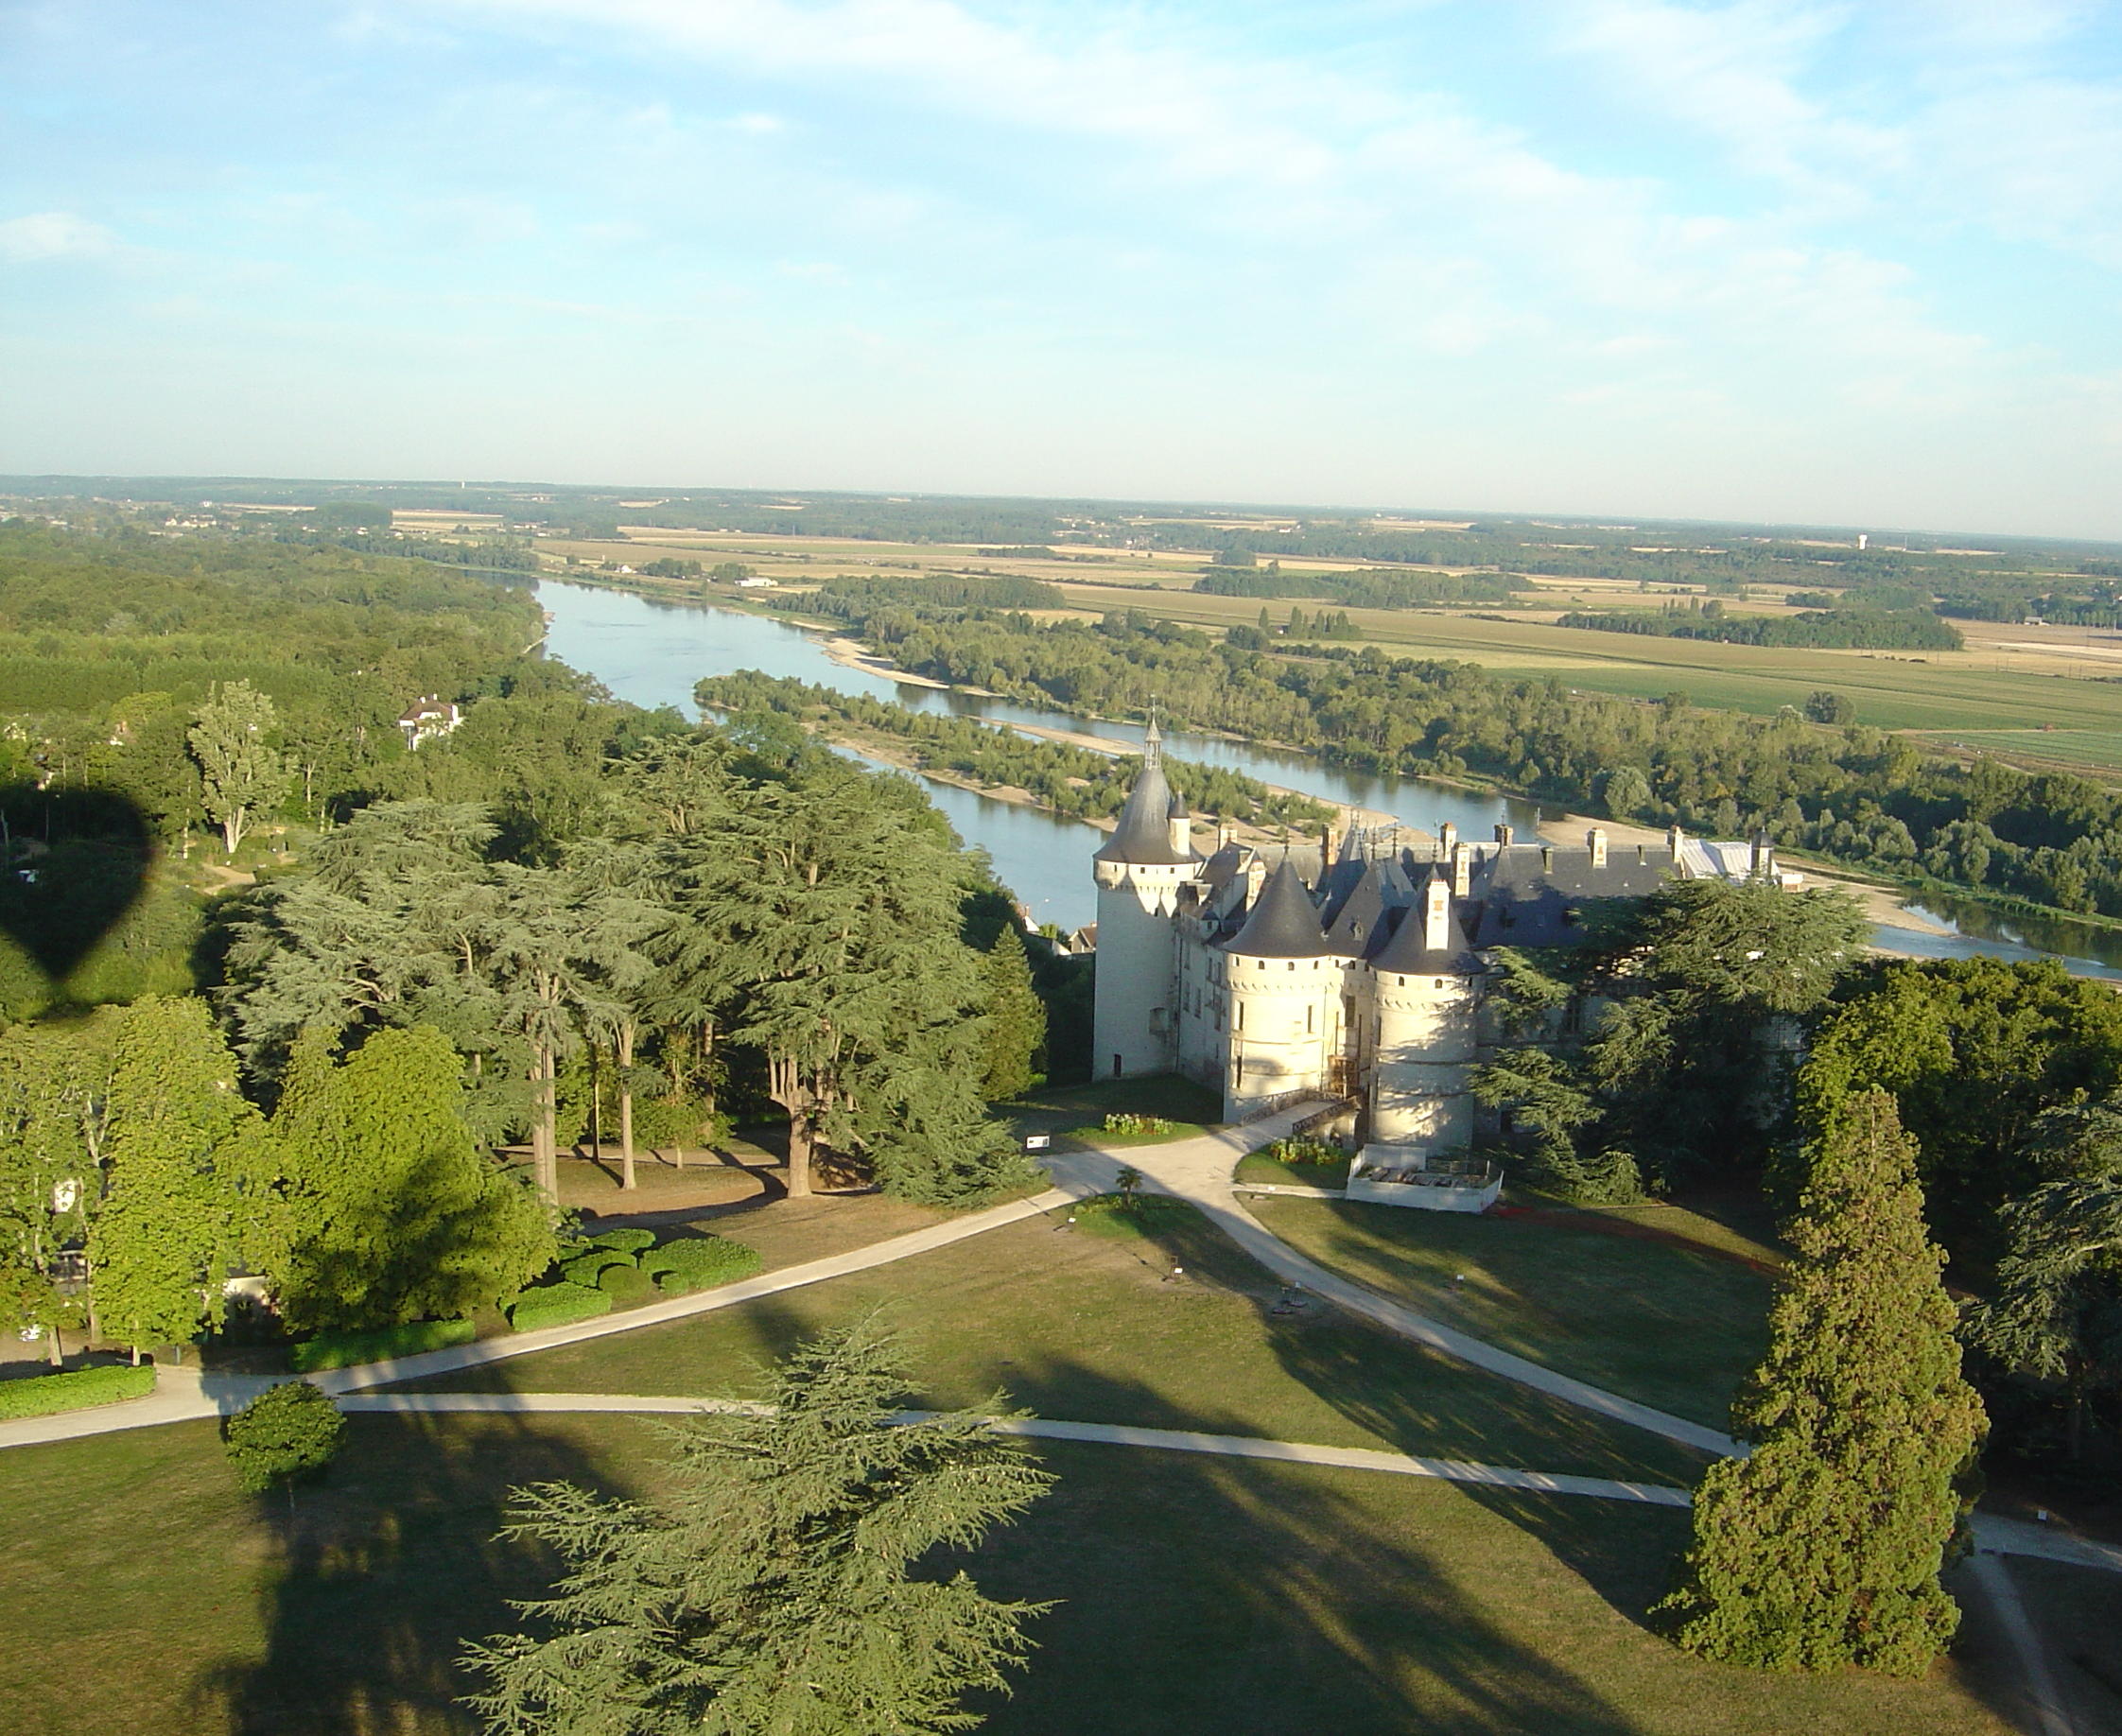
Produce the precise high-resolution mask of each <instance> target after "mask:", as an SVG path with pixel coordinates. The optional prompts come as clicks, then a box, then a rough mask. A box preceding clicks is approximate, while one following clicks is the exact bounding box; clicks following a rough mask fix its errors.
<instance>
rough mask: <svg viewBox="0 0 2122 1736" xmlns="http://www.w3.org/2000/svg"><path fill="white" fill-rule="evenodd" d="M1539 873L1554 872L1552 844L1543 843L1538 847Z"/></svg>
mask: <svg viewBox="0 0 2122 1736" xmlns="http://www.w3.org/2000/svg"><path fill="white" fill-rule="evenodd" d="M1539 871H1540V873H1542V874H1552V873H1554V872H1555V846H1554V845H1553V844H1545V843H1543V844H1541V845H1540V847H1539Z"/></svg>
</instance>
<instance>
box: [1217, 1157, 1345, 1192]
mask: <svg viewBox="0 0 2122 1736" xmlns="http://www.w3.org/2000/svg"><path fill="white" fill-rule="evenodd" d="M1238 1179H1239V1180H1240V1181H1242V1182H1265V1183H1268V1184H1270V1185H1272V1186H1276V1187H1282V1188H1346V1187H1347V1186H1348V1158H1346V1157H1344V1158H1342V1159H1341V1160H1340V1161H1339V1162H1337V1163H1284V1162H1283V1161H1282V1160H1281V1159H1280V1158H1279V1157H1270V1156H1269V1155H1268V1154H1266V1153H1265V1152H1247V1153H1246V1154H1244V1156H1243V1157H1241V1158H1239V1159H1238Z"/></svg>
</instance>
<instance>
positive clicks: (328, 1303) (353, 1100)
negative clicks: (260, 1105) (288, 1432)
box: [272, 1026, 558, 1331]
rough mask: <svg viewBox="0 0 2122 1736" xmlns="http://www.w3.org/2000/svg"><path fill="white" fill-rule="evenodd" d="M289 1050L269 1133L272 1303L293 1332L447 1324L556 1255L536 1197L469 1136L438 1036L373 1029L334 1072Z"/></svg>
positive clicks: (445, 1047) (312, 1055)
mask: <svg viewBox="0 0 2122 1736" xmlns="http://www.w3.org/2000/svg"><path fill="white" fill-rule="evenodd" d="M331 1050H332V1045H331V1040H330V1038H329V1037H328V1036H327V1035H326V1034H325V1033H323V1032H322V1031H321V1030H320V1031H314V1032H311V1033H307V1034H305V1035H304V1038H303V1039H302V1040H301V1041H300V1042H299V1043H298V1044H297V1045H296V1047H295V1051H294V1056H293V1059H292V1061H291V1062H290V1064H289V1066H288V1068H287V1080H286V1084H285V1086H284V1088H283V1090H282V1092H281V1096H280V1102H279V1105H278V1107H277V1108H276V1109H275V1110H274V1112H273V1117H272V1133H273V1136H274V1138H275V1140H276V1142H277V1144H278V1147H279V1154H280V1160H281V1163H282V1165H283V1172H284V1175H285V1178H286V1186H287V1192H288V1216H289V1219H290V1227H289V1234H288V1236H287V1256H286V1259H285V1263H284V1265H283V1266H282V1268H281V1270H280V1271H279V1273H278V1280H279V1281H278V1286H277V1288H278V1291H279V1295H280V1303H281V1309H282V1311H283V1313H284V1314H285V1315H286V1317H287V1324H288V1325H289V1326H290V1327H292V1328H295V1329H296V1330H298V1331H307V1330H316V1329H330V1328H354V1329H359V1328H368V1327H385V1326H398V1325H401V1324H404V1323H406V1322H408V1321H413V1320H426V1319H433V1318H438V1317H451V1316H455V1315H459V1314H462V1313H466V1312H468V1311H470V1310H472V1309H474V1308H477V1307H478V1306H480V1305H482V1304H492V1303H495V1302H497V1301H499V1300H500V1298H501V1297H503V1296H506V1295H510V1294H513V1293H514V1292H516V1291H518V1290H520V1289H521V1288H522V1287H523V1286H524V1285H525V1284H527V1283H529V1282H530V1281H531V1279H532V1278H534V1277H536V1276H538V1274H539V1273H541V1272H543V1271H544V1270H545V1269H546V1267H548V1265H550V1264H551V1263H552V1260H553V1258H554V1256H555V1254H556V1253H557V1251H558V1247H557V1243H556V1241H555V1240H554V1237H553V1231H552V1226H551V1224H550V1223H549V1221H548V1216H547V1213H546V1211H545V1210H544V1208H543V1207H541V1205H540V1203H539V1201H538V1199H537V1197H536V1196H535V1195H534V1194H533V1193H531V1191H530V1190H529V1189H526V1188H525V1187H524V1186H523V1185H522V1184H521V1183H520V1182H519V1181H517V1180H516V1179H515V1178H514V1177H513V1176H512V1175H509V1174H507V1173H504V1172H501V1171H500V1170H498V1169H496V1167H495V1165H494V1164H493V1162H492V1161H491V1160H490V1159H488V1158H487V1157H486V1156H484V1155H483V1154H481V1153H480V1152H479V1151H478V1147H477V1145H476V1144H475V1142H474V1140H473V1138H472V1133H471V1129H470V1128H469V1127H468V1126H466V1125H465V1122H464V1117H463V1112H462V1102H463V1085H462V1082H461V1081H462V1069H461V1065H460V1063H459V1061H458V1058H457V1054H456V1051H455V1050H453V1049H452V1048H451V1047H450V1044H449V1040H448V1039H447V1038H446V1037H444V1035H443V1034H442V1033H441V1032H439V1031H436V1030H434V1029H432V1028H431V1027H428V1026H414V1027H413V1028H411V1029H409V1030H404V1031H379V1032H377V1033H374V1035H373V1036H371V1037H370V1038H369V1039H368V1041H367V1042H366V1043H364V1044H363V1045H362V1046H361V1048H360V1049H359V1050H357V1051H356V1052H355V1053H354V1054H352V1055H350V1056H349V1057H348V1058H347V1059H346V1060H345V1062H343V1063H342V1064H340V1065H338V1066H334V1065H333V1061H332V1053H331Z"/></svg>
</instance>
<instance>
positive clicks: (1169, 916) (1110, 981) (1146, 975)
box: [1090, 718, 1201, 1079]
mask: <svg viewBox="0 0 2122 1736" xmlns="http://www.w3.org/2000/svg"><path fill="white" fill-rule="evenodd" d="M1190 831H1191V822H1190V820H1189V819H1188V816H1187V810H1186V805H1185V804H1184V803H1183V802H1181V801H1180V800H1179V798H1178V796H1177V795H1176V794H1174V792H1173V790H1172V786H1171V784H1170V782H1169V781H1168V780H1167V779H1166V777H1165V775H1164V740H1163V735H1162V732H1161V731H1159V730H1158V728H1157V721H1156V720H1155V719H1154V718H1153V719H1152V720H1150V726H1149V734H1148V735H1147V736H1146V737H1145V738H1144V739H1143V742H1142V774H1141V776H1139V778H1137V779H1136V780H1135V788H1134V789H1133V790H1129V791H1128V794H1127V805H1126V807H1122V809H1121V810H1120V824H1119V825H1118V826H1116V827H1115V828H1114V831H1113V835H1112V836H1111V837H1110V838H1108V839H1107V840H1106V841H1105V842H1104V847H1103V848H1101V849H1100V850H1099V851H1098V853H1097V854H1096V855H1095V856H1093V857H1092V858H1091V877H1092V878H1093V879H1094V880H1095V881H1096V882H1097V885H1098V958H1097V963H1096V965H1095V967H1094V969H1095V973H1096V974H1095V977H1094V979H1093V982H1092V988H1091V1031H1092V1036H1091V1044H1092V1047H1091V1051H1090V1052H1091V1072H1092V1076H1093V1077H1095V1078H1099V1079H1120V1078H1133V1077H1134V1076H1136V1075H1137V1074H1141V1073H1168V1072H1170V1071H1172V1069H1173V1068H1174V1067H1175V1066H1176V1065H1177V1061H1178V1025H1179V1021H1178V983H1177V976H1178V925H1177V921H1176V912H1177V910H1178V897H1179V889H1180V887H1182V886H1187V885H1191V884H1193V883H1195V882H1197V881H1198V880H1199V879H1200V877H1201V859H1200V858H1199V857H1198V856H1196V855H1195V854H1194V852H1193V845H1192V843H1191V841H1190V838H1189V833H1190Z"/></svg>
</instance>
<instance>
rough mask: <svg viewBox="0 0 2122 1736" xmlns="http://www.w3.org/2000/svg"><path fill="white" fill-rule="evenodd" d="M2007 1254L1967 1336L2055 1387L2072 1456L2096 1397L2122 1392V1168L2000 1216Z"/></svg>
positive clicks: (2080, 1449)
mask: <svg viewBox="0 0 2122 1736" xmlns="http://www.w3.org/2000/svg"><path fill="white" fill-rule="evenodd" d="M2005 1224H2006V1228H2007V1229H2008V1231H2009V1235H2010V1250H2011V1251H2010V1252H2009V1254H2008V1255H2006V1256H2005V1258H2004V1259H2003V1260H2001V1261H2000V1262H1999V1263H1998V1266H1997V1275H1996V1288H1995V1293H1994V1294H1993V1295H1992V1297H1991V1299H1990V1300H1989V1301H1987V1302H1985V1303H1983V1304H1982V1305H1981V1306H1980V1307H1978V1308H1976V1309H1975V1310H1974V1311H1973V1313H1971V1314H1970V1315H1969V1317H1968V1338H1969V1340H1970V1342H1971V1343H1973V1344H1974V1345H1975V1346H1976V1347H1977V1348H1979V1349H1982V1350H1986V1351H1988V1352H1989V1353H1990V1355H1992V1356H1993V1357H1995V1358H1996V1360H1997V1361H1998V1362H1999V1363H2002V1364H2003V1365H2004V1366H2005V1368H2007V1369H2008V1370H2009V1371H2010V1372H2012V1373H2014V1374H2017V1375H2020V1376H2022V1377H2030V1378H2031V1379H2032V1380H2040V1381H2046V1382H2053V1383H2056V1384H2059V1385H2060V1386H2061V1389H2062V1398H2063V1405H2064V1408H2065V1415H2066V1420H2065V1425H2064V1427H2065V1431H2066V1435H2067V1440H2068V1451H2069V1454H2070V1456H2071V1458H2072V1459H2074V1460H2077V1459H2080V1458H2082V1457H2083V1456H2084V1451H2085V1422H2086V1413H2087V1410H2088V1409H2089V1408H2090V1404H2091V1401H2092V1399H2093V1398H2094V1397H2095V1396H2096V1395H2100V1394H2111V1393H2113V1392H2114V1391H2115V1390H2116V1389H2118V1388H2122V1165H2118V1166H2117V1167H2116V1168H2115V1169H2114V1170H2113V1171H2111V1172H2108V1173H2107V1174H2104V1175H2089V1176H2080V1177H2077V1178H2074V1179H2071V1180H2067V1181H2058V1182H2050V1183H2049V1184H2048V1185H2047V1186H2046V1187H2044V1188H2039V1189H2035V1190H2034V1192H2032V1193H2031V1194H2029V1195H2028V1196H2027V1197H2026V1198H2025V1199H2023V1200H2021V1201H2019V1202H2018V1203H2017V1204H2015V1205H2014V1206H2012V1207H2010V1208H2009V1210H2008V1211H2007V1213H2006V1214H2005Z"/></svg>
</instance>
